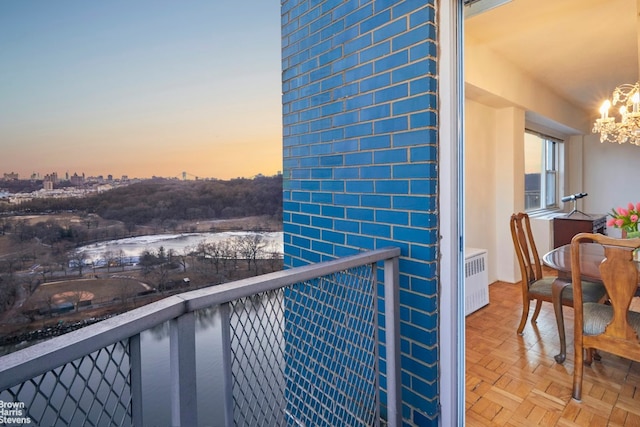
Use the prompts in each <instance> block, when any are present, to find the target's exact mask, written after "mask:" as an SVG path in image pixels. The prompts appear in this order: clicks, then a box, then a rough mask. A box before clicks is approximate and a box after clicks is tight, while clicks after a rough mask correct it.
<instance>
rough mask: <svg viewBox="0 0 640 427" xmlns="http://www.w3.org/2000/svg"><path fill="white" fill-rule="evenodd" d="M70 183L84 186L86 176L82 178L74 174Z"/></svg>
mask: <svg viewBox="0 0 640 427" xmlns="http://www.w3.org/2000/svg"><path fill="white" fill-rule="evenodd" d="M69 181H71V185H82V184H84V174H83V175H82V176H80V175H78V174H77V173H74V174H73V176H71V178H69Z"/></svg>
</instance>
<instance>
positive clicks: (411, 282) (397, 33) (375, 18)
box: [282, 0, 439, 426]
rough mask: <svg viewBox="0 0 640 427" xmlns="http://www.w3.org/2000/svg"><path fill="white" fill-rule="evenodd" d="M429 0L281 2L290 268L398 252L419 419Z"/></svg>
mask: <svg viewBox="0 0 640 427" xmlns="http://www.w3.org/2000/svg"><path fill="white" fill-rule="evenodd" d="M434 3H435V1H434V0H420V1H418V0H404V1H400V0H373V1H367V0H323V1H322V0H283V1H282V70H283V74H282V75H283V81H282V89H283V97H282V99H283V123H284V135H283V163H284V171H283V175H284V214H283V215H284V216H283V218H284V232H285V233H284V239H285V241H284V243H285V265H286V266H287V267H295V266H300V265H305V264H309V263H314V262H319V261H324V260H329V259H334V258H336V257H341V256H346V255H350V254H353V253H355V252H358V251H360V250H363V249H375V248H380V247H386V246H390V245H392V246H398V247H400V248H401V250H402V257H401V260H400V268H401V271H400V272H401V278H400V282H401V289H400V302H401V334H402V337H401V338H402V341H401V348H402V354H401V357H402V359H401V363H402V374H403V376H402V386H403V390H402V397H403V407H402V413H403V419H404V422H405V423H406V424H407V425H419V426H423V425H437V420H438V407H439V396H438V388H439V385H438V334H437V331H438V311H437V310H438V293H437V292H438V282H437V269H438V265H437V253H438V249H437V248H438V212H437V190H438V185H437V184H438V182H437V154H438V150H437V124H438V123H437V121H438V112H437V96H438V94H437V88H438V87H437V77H436V74H437V62H436V55H437V53H436V46H437V40H436V26H435V6H434ZM381 354H384V348H382V349H381ZM381 384H384V378H383V379H382V380H381Z"/></svg>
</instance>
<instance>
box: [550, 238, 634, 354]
mask: <svg viewBox="0 0 640 427" xmlns="http://www.w3.org/2000/svg"><path fill="white" fill-rule="evenodd" d="M604 258H605V256H604V246H602V245H600V244H598V243H581V244H580V275H581V278H582V280H588V281H591V282H602V276H601V275H600V263H602V261H603V260H604ZM542 262H543V264H544V265H546V266H547V267H550V268H552V269H554V270H556V271H557V272H558V278H557V279H556V280H554V282H553V283H552V285H551V300H552V303H553V310H554V312H555V315H556V322H557V324H558V334H559V335H560V353H559V354H557V355H555V356H554V359H555V360H556V362H558V363H563V362H564V361H565V359H566V356H567V343H566V336H565V331H564V316H563V315H562V292H563V291H564V290H565V288H566V287H567V286H568V285H570V284H571V244H567V245H563V246H560V247H557V248H555V249H553V250H551V251H549V252H547V253H546V254H544V256H543V257H542ZM638 267H639V268H640V264H639V265H638Z"/></svg>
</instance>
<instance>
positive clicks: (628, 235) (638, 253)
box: [622, 230, 640, 261]
mask: <svg viewBox="0 0 640 427" xmlns="http://www.w3.org/2000/svg"><path fill="white" fill-rule="evenodd" d="M622 237H623V238H625V239H635V238H637V237H640V231H626V230H622ZM633 259H634V260H635V261H640V249H636V250H635V251H633Z"/></svg>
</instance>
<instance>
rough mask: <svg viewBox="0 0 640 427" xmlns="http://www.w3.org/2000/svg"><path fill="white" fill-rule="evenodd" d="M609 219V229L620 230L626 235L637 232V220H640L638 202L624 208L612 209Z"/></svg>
mask: <svg viewBox="0 0 640 427" xmlns="http://www.w3.org/2000/svg"><path fill="white" fill-rule="evenodd" d="M609 215H611V217H612V218H611V219H610V220H609V221H608V222H607V225H608V226H610V227H616V228H621V229H623V230H624V231H626V232H627V233H632V232H637V231H638V219H640V202H638V203H636V204H635V205H634V204H633V203H629V205H628V206H627V207H626V208H623V207H619V208H616V209H612V210H611V213H610V214H609Z"/></svg>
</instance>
